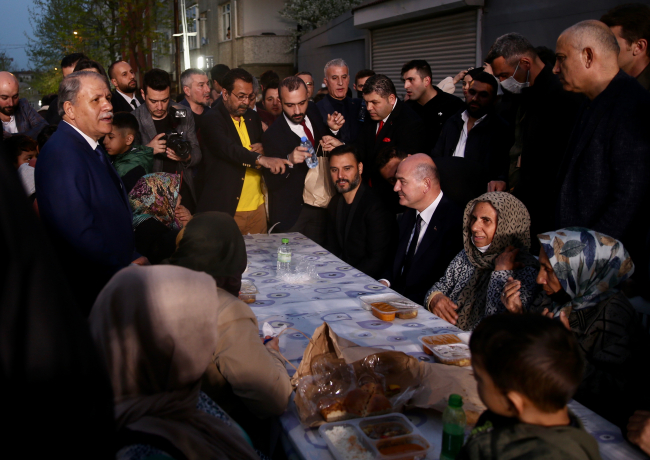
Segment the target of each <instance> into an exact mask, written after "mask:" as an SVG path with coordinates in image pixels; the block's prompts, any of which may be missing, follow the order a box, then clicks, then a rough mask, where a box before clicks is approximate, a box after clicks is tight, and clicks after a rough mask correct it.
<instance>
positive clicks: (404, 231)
mask: <svg viewBox="0 0 650 460" xmlns="http://www.w3.org/2000/svg"><path fill="white" fill-rule="evenodd" d="M395 178H396V179H397V182H396V183H395V191H396V192H397V194H398V195H399V203H400V204H401V205H403V206H406V207H407V208H411V209H410V210H408V211H406V212H405V213H404V215H403V216H402V218H401V219H400V221H399V238H398V243H397V252H396V253H395V258H394V260H393V264H392V266H390V267H388V269H387V270H386V271H385V272H384V273H385V276H384V278H383V279H381V280H380V282H381V283H382V284H384V285H385V286H388V287H390V288H392V289H393V290H395V291H397V292H399V293H400V294H402V295H403V296H405V297H408V298H409V299H411V300H412V301H413V302H416V303H418V304H420V305H424V296H425V295H426V293H427V290H428V289H429V288H430V287H431V286H432V285H433V284H434V283H435V282H436V281H438V279H440V277H441V276H442V275H443V274H444V273H445V270H446V269H447V266H448V265H449V263H450V262H451V260H452V259H453V258H454V257H455V256H456V254H458V252H459V251H460V250H461V249H462V247H463V231H462V228H463V210H462V209H460V208H459V207H458V206H457V205H456V204H454V202H452V201H451V200H450V199H449V198H448V197H447V196H445V195H444V194H443V193H442V190H440V178H439V176H438V169H437V168H436V165H435V164H434V162H433V160H432V159H431V157H429V156H428V155H425V154H423V153H421V154H417V155H413V156H410V157H408V158H406V159H405V160H404V161H402V162H401V163H400V165H399V166H398V168H397V172H396V173H395Z"/></svg>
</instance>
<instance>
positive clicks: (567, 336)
mask: <svg viewBox="0 0 650 460" xmlns="http://www.w3.org/2000/svg"><path fill="white" fill-rule="evenodd" d="M470 349H471V351H472V367H473V368H474V376H475V378H476V383H477V385H478V392H479V396H480V397H481V400H482V401H483V403H484V404H485V405H486V406H487V408H488V410H487V411H485V412H484V413H483V414H482V415H481V417H480V418H479V420H478V422H477V424H476V428H475V429H474V430H473V431H472V434H471V435H470V437H469V439H468V441H467V443H466V444H465V445H464V446H463V449H462V450H461V452H460V453H459V454H458V456H457V457H456V458H457V460H458V459H481V460H485V459H495V460H497V459H514V458H526V459H555V458H557V459H560V458H561V459H575V460H594V459H600V454H599V453H598V444H597V443H596V440H595V439H594V438H593V437H592V436H591V435H589V434H588V433H587V432H586V431H585V430H584V427H583V426H582V423H581V422H580V420H578V418H577V417H576V416H575V415H573V414H572V413H571V411H569V409H568V407H567V403H568V402H569V400H570V399H571V397H572V396H573V394H574V393H575V391H576V389H577V388H578V385H579V384H580V380H581V378H582V371H583V367H584V361H583V358H582V355H581V354H580V351H579V349H578V344H577V342H576V340H575V338H574V337H573V335H572V334H571V332H570V331H568V330H567V329H566V328H565V327H564V326H563V325H562V324H561V323H560V322H559V321H555V320H553V319H550V318H546V317H543V316H540V315H533V314H526V315H512V314H503V315H494V316H489V317H487V318H485V319H484V320H483V321H482V322H481V323H480V324H479V325H478V327H477V328H476V329H475V330H474V332H473V334H472V338H471V340H470Z"/></svg>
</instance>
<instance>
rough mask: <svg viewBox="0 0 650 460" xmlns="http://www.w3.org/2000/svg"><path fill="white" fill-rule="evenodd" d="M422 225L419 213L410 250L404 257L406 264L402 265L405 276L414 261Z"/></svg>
mask: <svg viewBox="0 0 650 460" xmlns="http://www.w3.org/2000/svg"><path fill="white" fill-rule="evenodd" d="M421 226H422V216H420V215H419V214H418V217H417V218H416V219H415V228H414V230H413V238H411V244H409V247H408V251H407V252H406V257H404V265H402V267H403V268H402V275H403V276H405V275H406V274H407V273H408V271H409V269H410V268H411V262H413V257H414V256H415V249H416V248H417V246H418V240H419V239H420V228H421Z"/></svg>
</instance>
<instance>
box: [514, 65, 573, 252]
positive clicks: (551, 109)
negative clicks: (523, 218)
mask: <svg viewBox="0 0 650 460" xmlns="http://www.w3.org/2000/svg"><path fill="white" fill-rule="evenodd" d="M583 101H584V97H583V96H581V95H578V94H575V93H569V92H567V91H564V90H563V89H562V83H560V80H559V79H558V77H557V76H556V75H554V74H553V70H552V69H551V67H549V66H545V67H544V68H543V69H542V71H541V72H540V73H539V75H537V78H536V79H535V84H534V85H533V86H531V87H529V88H524V89H523V90H522V92H521V97H520V98H519V110H518V112H517V116H516V120H517V121H516V124H517V126H516V127H515V130H516V132H517V134H516V135H515V136H520V137H521V143H522V144H521V152H520V154H521V166H520V168H519V179H518V181H517V183H516V184H515V183H511V184H510V186H511V187H515V188H514V190H513V194H514V195H515V196H516V197H517V198H519V199H520V200H521V202H522V203H524V205H525V206H526V208H527V209H528V212H529V213H530V220H531V226H530V234H531V235H533V248H536V247H538V246H537V239H536V238H535V237H534V236H535V235H537V234H539V233H542V232H546V231H550V230H557V228H556V227H555V222H554V221H555V219H554V215H553V206H551V205H550V203H554V202H555V200H556V197H557V189H558V184H557V183H556V180H557V175H558V172H559V169H560V164H561V163H562V157H563V156H564V153H565V152H566V149H567V145H568V143H569V137H570V136H571V132H572V131H573V127H574V126H575V122H576V119H577V115H578V109H579V108H580V104H581V103H582V102H583ZM515 147H516V146H515ZM516 150H517V149H515V151H514V152H513V151H511V157H510V161H511V165H513V164H516V162H517V155H516ZM513 153H515V155H514V156H513V155H512V154H513ZM512 167H513V166H511V170H512ZM533 251H535V249H533Z"/></svg>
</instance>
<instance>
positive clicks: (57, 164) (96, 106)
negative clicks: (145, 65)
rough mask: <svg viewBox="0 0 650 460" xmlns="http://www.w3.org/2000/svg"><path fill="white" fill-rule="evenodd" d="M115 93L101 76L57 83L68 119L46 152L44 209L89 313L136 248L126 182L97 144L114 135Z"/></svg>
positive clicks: (42, 158) (40, 169) (39, 172)
mask: <svg viewBox="0 0 650 460" xmlns="http://www.w3.org/2000/svg"><path fill="white" fill-rule="evenodd" d="M110 100H111V93H110V91H109V89H108V85H107V84H106V81H105V80H104V78H103V77H101V76H100V75H98V74H96V73H94V72H84V71H82V72H75V73H72V74H71V75H69V76H68V77H66V78H65V79H64V80H63V82H62V83H61V85H60V87H59V113H60V115H61V116H62V117H63V122H62V123H60V124H59V128H58V129H57V131H56V132H55V133H54V134H53V135H52V137H51V138H50V139H49V140H48V142H47V144H46V145H45V147H43V149H42V150H41V153H40V155H39V159H38V163H37V165H36V172H35V180H36V187H37V188H38V190H39V197H38V207H39V212H40V216H41V220H42V222H43V225H44V227H45V229H46V231H47V233H48V234H49V236H50V239H51V241H52V243H53V245H54V248H55V250H56V252H57V255H58V257H59V261H60V262H61V264H62V266H63V269H64V273H65V275H66V277H67V279H68V281H69V284H70V286H71V287H72V288H73V289H72V292H73V293H74V295H75V298H76V301H77V302H76V303H77V306H79V307H80V308H81V310H82V312H83V313H85V314H88V312H89V311H90V309H91V307H92V305H93V303H94V301H95V297H96V296H97V294H99V291H101V289H102V288H103V287H104V285H105V284H106V282H107V281H108V280H109V279H110V278H111V276H113V274H115V272H117V271H118V270H120V269H121V268H123V267H126V266H127V265H129V264H130V263H131V262H134V263H138V264H145V263H148V262H147V260H146V258H144V257H140V255H139V254H137V253H136V252H135V243H134V239H133V228H132V215H131V207H130V205H129V200H128V197H127V195H126V192H125V190H124V186H123V184H122V181H121V179H120V177H119V175H118V174H117V171H115V168H113V166H112V165H111V163H110V161H109V160H108V158H107V157H106V154H105V153H104V150H103V148H102V147H101V146H99V143H98V141H99V139H100V138H101V137H103V136H105V135H106V134H108V133H110V132H111V127H112V120H113V113H112V110H113V107H112V105H111V102H110Z"/></svg>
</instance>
